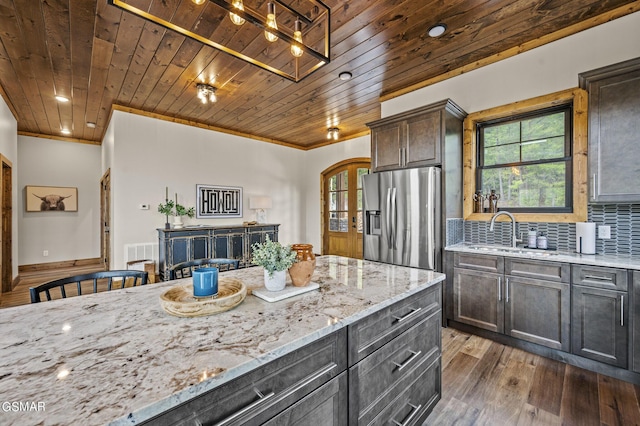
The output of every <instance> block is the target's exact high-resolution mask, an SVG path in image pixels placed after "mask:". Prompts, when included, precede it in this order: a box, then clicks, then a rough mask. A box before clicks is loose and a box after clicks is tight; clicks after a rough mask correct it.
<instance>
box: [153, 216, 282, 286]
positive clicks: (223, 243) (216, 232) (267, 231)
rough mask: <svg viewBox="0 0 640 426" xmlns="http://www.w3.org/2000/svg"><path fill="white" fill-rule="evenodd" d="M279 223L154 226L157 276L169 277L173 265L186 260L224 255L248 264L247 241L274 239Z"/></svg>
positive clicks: (245, 265) (163, 278)
mask: <svg viewBox="0 0 640 426" xmlns="http://www.w3.org/2000/svg"><path fill="white" fill-rule="evenodd" d="M279 226H280V225H256V226H228V227H225V226H218V227H215V226H197V227H193V228H180V229H158V240H159V253H158V254H159V269H160V278H161V279H162V280H163V281H168V280H169V270H170V269H171V267H172V266H173V265H176V264H178V263H181V262H186V261H188V260H194V259H205V258H209V257H211V258H214V257H215V258H225V259H238V260H240V267H241V268H244V267H247V266H250V265H251V245H252V244H254V243H261V242H264V241H265V240H266V238H267V236H269V238H270V239H271V241H278V227H279Z"/></svg>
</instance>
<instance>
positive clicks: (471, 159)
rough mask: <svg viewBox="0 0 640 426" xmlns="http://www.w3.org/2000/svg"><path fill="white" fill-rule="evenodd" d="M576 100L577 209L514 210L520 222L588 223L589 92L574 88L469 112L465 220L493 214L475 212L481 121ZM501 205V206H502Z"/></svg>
mask: <svg viewBox="0 0 640 426" xmlns="http://www.w3.org/2000/svg"><path fill="white" fill-rule="evenodd" d="M566 103H573V212H572V213H514V216H515V218H516V220H517V221H518V222H584V221H586V220H587V190H588V189H587V149H588V145H587V126H588V117H587V103H588V96H587V92H586V91H585V90H583V89H580V88H577V87H576V88H573V89H568V90H563V91H560V92H556V93H552V94H549V95H544V96H539V97H537V98H532V99H527V100H524V101H519V102H515V103H512V104H508V105H502V106H499V107H495V108H491V109H486V110H483V111H478V112H475V113H472V114H469V115H468V116H467V118H466V119H465V120H464V125H463V126H464V137H463V154H462V155H463V158H462V160H463V178H464V184H463V192H464V200H463V216H464V220H479V221H489V220H491V217H492V216H493V214H491V213H473V195H474V193H475V187H476V164H477V158H476V155H477V149H476V148H477V140H476V139H477V135H476V124H477V123H478V122H483V121H489V120H495V119H498V118H505V117H509V116H512V115H518V114H523V113H526V112H530V111H535V110H538V109H542V108H547V107H552V106H556V105H561V104H566ZM498 208H500V206H499V205H498Z"/></svg>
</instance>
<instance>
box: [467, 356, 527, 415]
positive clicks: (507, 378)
mask: <svg viewBox="0 0 640 426" xmlns="http://www.w3.org/2000/svg"><path fill="white" fill-rule="evenodd" d="M533 358H534V357H532V356H531V354H527V353H526V352H524V351H521V350H519V349H514V350H513V351H512V352H511V354H510V355H509V357H508V360H507V362H506V366H505V367H504V369H503V370H502V373H501V374H500V378H499V380H498V383H497V386H495V388H494V389H493V392H491V393H487V395H491V396H490V397H487V402H486V404H485V405H484V407H483V408H482V410H481V413H480V417H479V418H478V423H480V424H491V423H492V421H495V420H496V419H499V420H500V422H501V423H503V424H516V423H517V422H518V419H519V418H520V416H521V412H522V410H523V409H524V405H525V404H526V401H527V398H528V396H529V389H530V388H531V384H532V383H533V376H534V374H535V369H536V366H535V362H534V361H533Z"/></svg>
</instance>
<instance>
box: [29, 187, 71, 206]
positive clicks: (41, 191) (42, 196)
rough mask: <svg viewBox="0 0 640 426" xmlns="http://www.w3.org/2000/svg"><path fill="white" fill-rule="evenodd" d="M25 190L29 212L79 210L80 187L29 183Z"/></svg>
mask: <svg viewBox="0 0 640 426" xmlns="http://www.w3.org/2000/svg"><path fill="white" fill-rule="evenodd" d="M24 192H25V203H24V204H25V206H26V210H27V211H28V212H51V211H57V212H60V211H65V212H77V211H78V188H74V187H66V186H34V185H27V186H25V187H24Z"/></svg>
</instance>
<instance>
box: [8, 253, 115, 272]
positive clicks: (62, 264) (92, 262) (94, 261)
mask: <svg viewBox="0 0 640 426" xmlns="http://www.w3.org/2000/svg"><path fill="white" fill-rule="evenodd" d="M101 265H102V260H101V259H100V258H99V257H95V258H91V259H75V260H61V261H59V262H49V263H34V264H31V265H19V266H18V274H19V273H20V272H39V271H48V270H51V269H59V268H72V267H74V266H101Z"/></svg>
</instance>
